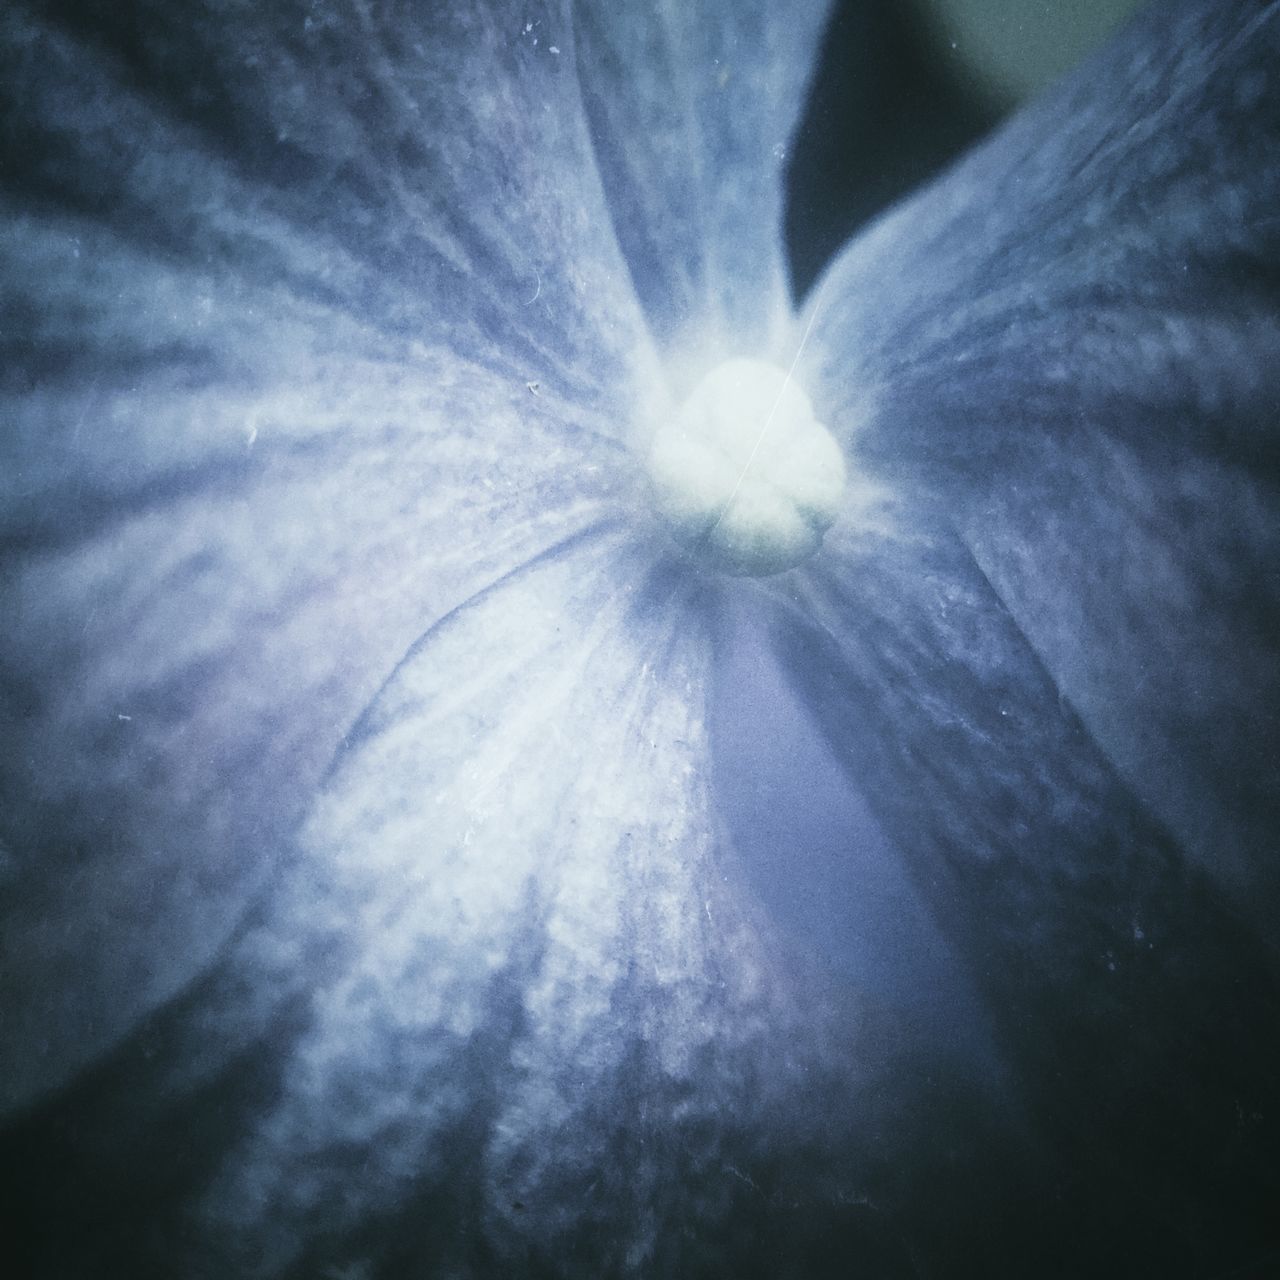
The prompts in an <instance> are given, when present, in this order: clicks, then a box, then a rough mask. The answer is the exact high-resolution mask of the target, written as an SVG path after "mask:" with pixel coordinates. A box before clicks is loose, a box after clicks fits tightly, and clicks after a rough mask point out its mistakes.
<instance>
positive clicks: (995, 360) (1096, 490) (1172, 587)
mask: <svg viewBox="0 0 1280 1280" xmlns="http://www.w3.org/2000/svg"><path fill="white" fill-rule="evenodd" d="M1278 56H1280V9H1277V6H1276V5H1274V4H1241V5H1230V6H1219V5H1211V4H1203V3H1195V2H1193V3H1189V4H1177V5H1170V6H1153V8H1152V9H1151V10H1150V11H1149V13H1148V14H1147V15H1145V16H1143V17H1141V18H1139V19H1138V20H1137V21H1136V23H1135V24H1134V25H1133V26H1132V27H1131V28H1130V29H1129V30H1128V32H1127V33H1126V34H1125V35H1124V36H1123V37H1122V38H1120V39H1119V40H1118V41H1117V42H1116V43H1115V44H1113V45H1112V46H1111V47H1110V48H1109V49H1108V50H1107V51H1106V52H1104V53H1103V54H1102V55H1100V56H1099V57H1098V58H1095V59H1093V60H1092V61H1091V62H1089V63H1088V64H1086V66H1085V67H1084V68H1083V69H1082V70H1081V72H1080V73H1078V74H1077V75H1075V76H1073V77H1072V78H1071V79H1070V80H1069V81H1068V82H1066V83H1065V84H1064V85H1063V86H1062V87H1061V88H1060V89H1059V90H1058V91H1056V92H1055V93H1054V94H1052V95H1050V96H1049V97H1048V98H1047V99H1046V100H1044V101H1043V102H1042V103H1040V104H1039V105H1038V106H1037V107H1036V108H1034V109H1033V110H1032V111H1030V112H1029V113H1028V114H1026V115H1024V116H1022V117H1020V118H1019V119H1018V120H1017V121H1016V122H1014V123H1013V124H1011V125H1009V126H1008V127H1007V128H1005V129H1003V130H1002V131H1001V132H1000V133H999V134H998V135H997V136H996V137H995V138H994V139H992V140H991V141H990V142H989V143H988V144H987V145H985V146H984V147H983V148H982V149H981V150H980V151H978V152H977V153H976V154H975V155H974V156H972V157H971V158H970V159H968V160H966V161H965V162H964V163H962V164H961V165H960V166H959V167H957V168H956V169H955V170H954V171H953V172H952V173H951V174H950V175H949V176H948V177H947V178H946V179H944V181H943V182H942V183H940V184H939V185H938V186H936V187H935V188H934V189H932V190H931V191H930V192H928V193H927V194H926V195H924V196H922V197H920V198H918V199H917V200H914V201H912V202H909V203H908V204H907V205H905V206H904V207H903V208H901V209H900V210H899V211H897V212H896V213H893V214H890V215H889V216H888V217H887V218H886V219H885V220H884V221H883V222H881V223H880V224H879V225H878V227H876V228H875V229H874V230H873V231H871V232H870V233H869V234H868V235H867V236H865V237H864V238H862V239H861V240H860V241H859V242H858V243H857V244H856V245H855V246H853V247H851V248H850V249H849V251H848V252H847V254H846V255H845V256H844V257H843V258H842V259H841V260H840V261H839V263H838V264H837V265H836V266H835V267H834V268H833V270H832V272H831V274H830V275H829V277H828V279H827V282H826V285H825V287H824V288H823V290H822V292H821V294H820V296H819V297H818V298H817V299H816V306H817V312H816V318H815V323H814V329H813V342H812V343H811V345H810V348H809V351H808V359H809V360H810V365H809V372H808V375H807V376H808V377H809V378H810V379H811V390H812V391H813V392H814V394H815V399H816V400H817V401H818V402H819V403H818V408H819V412H820V413H822V412H825V413H826V414H827V415H828V417H827V420H828V421H830V422H832V423H833V424H834V425H838V426H840V427H841V428H842V429H843V431H844V433H845V436H846V439H848V440H850V441H851V444H852V448H853V449H854V450H855V452H856V453H857V454H858V455H859V456H860V458H861V459H862V462H863V464H864V465H865V466H867V467H869V468H871V469H873V470H875V471H876V472H877V473H878V474H880V475H881V476H882V477H888V476H892V477H894V478H895V481H896V483H898V484H899V485H901V486H902V492H903V493H904V494H907V493H911V494H918V495H919V496H918V498H913V499H912V500H913V501H917V502H918V503H919V504H920V505H922V506H923V507H926V508H928V509H930V510H935V511H937V512H939V513H940V514H945V516H946V517H947V518H949V519H950V520H951V521H952V522H953V524H954V526H955V527H956V528H957V529H958V530H959V532H960V534H961V536H962V537H963V539H964V541H965V543H966V545H968V546H969V547H970V548H971V550H972V552H973V555H974V558H975V560H976V562H977V564H978V565H979V566H981V569H982V571H983V572H984V573H985V574H986V575H987V577H988V578H989V579H990V581H991V583H992V585H993V586H994V587H995V589H996V591H997V593H998V594H999V596H1000V598H1001V599H1002V600H1003V601H1004V602H1005V603H1006V605H1007V606H1008V608H1009V609H1010V611H1011V613H1012V614H1013V616H1014V617H1015V618H1016V619H1017V622H1018V624H1019V626H1020V627H1021V628H1022V629H1023V630H1024V632H1025V633H1026V635H1027V636H1028V637H1029V639H1030V640H1031V642H1032V644H1033V646H1034V648H1035V650H1036V651H1037V653H1038V654H1039V655H1040V656H1041V658H1042V660H1043V661H1044V663H1045V666H1046V668H1047V670H1048V672H1049V673H1050V675H1051V676H1052V678H1053V679H1054V681H1055V682H1056V684H1057V685H1058V687H1059V688H1060V690H1061V691H1062V693H1063V695H1064V696H1065V697H1066V698H1067V699H1069V700H1070V702H1071V703H1072V705H1073V706H1074V707H1075V708H1076V709H1077V710H1078V711H1079V713H1080V715H1081V716H1082V718H1083V720H1084V722H1085V724H1086V725H1087V727H1088V730H1089V732H1090V733H1091V734H1092V735H1093V736H1094V738H1095V739H1096V740H1097V741H1098V742H1099V744H1100V745H1101V746H1102V748H1103V750H1104V751H1105V753H1106V754H1107V755H1108V756H1109V757H1110V759H1111V760H1112V761H1113V762H1114V764H1115V765H1116V766H1117V768H1118V769H1119V771H1120V773H1121V775H1122V777H1123V778H1124V779H1125V780H1126V782H1127V783H1128V784H1129V785H1131V786H1132V787H1134V788H1135V789H1136V791H1137V792H1138V794H1139V795H1140V796H1141V797H1142V798H1143V799H1144V800H1145V801H1146V802H1147V803H1149V804H1150V805H1151V806H1152V807H1153V808H1154V809H1155V811H1156V812H1157V813H1158V814H1159V815H1160V817H1161V819H1162V820H1163V821H1164V822H1166V823H1167V824H1168V825H1169V827H1170V828H1171V829H1172V831H1173V832H1174V833H1175V835H1176V837H1177V838H1178V840H1179V841H1180V842H1181V843H1182V844H1183V845H1184V847H1185V848H1186V849H1187V850H1188V851H1190V852H1191V853H1192V855H1193V856H1194V857H1195V859H1196V860H1197V861H1198V862H1199V863H1200V864H1201V865H1202V866H1204V867H1206V868H1209V869H1210V870H1211V872H1212V874H1213V875H1214V877H1215V878H1217V879H1218V880H1219V881H1220V882H1221V883H1222V884H1223V885H1225V886H1226V887H1227V888H1228V889H1229V890H1230V891H1231V892H1232V893H1233V894H1234V895H1235V897H1236V898H1237V900H1238V901H1239V902H1241V903H1247V904H1248V910H1250V911H1251V912H1253V913H1255V914H1256V916H1257V918H1258V919H1259V920H1260V921H1261V920H1269V919H1270V917H1271V915H1272V914H1273V911H1274V907H1275V905H1276V902H1277V900H1278V895H1280V880H1278V879H1277V875H1276V867H1277V865H1280V864H1277V863H1276V860H1275V858H1274V856H1273V855H1274V849H1275V832H1276V831H1277V830H1278V829H1280V822H1278V819H1280V814H1278V813H1277V810H1276V807H1275V806H1276V799H1277V796H1280V775H1277V772H1276V770H1277V767H1278V764H1277V762H1280V749H1278V747H1280V731H1278V729H1277V723H1276V718H1275V716H1276V711H1275V709H1276V707H1277V705H1280V683H1278V680H1280V676H1278V674H1277V673H1278V672H1280V664H1277V662H1276V661H1275V658H1276V646H1275V636H1276V623H1277V618H1278V617H1280V609H1278V601H1280V581H1278V580H1277V577H1276V568H1275V566H1276V563H1277V552H1278V551H1280V545H1278V543H1277V531H1278V530H1280V509H1278V508H1277V505H1276V490H1275V477H1276V466H1275V464H1276V433H1275V426H1276V423H1275V405H1276V403H1277V398H1278V397H1280V383H1278V382H1277V376H1276V370H1277V368H1280V364H1278V357H1280V322H1278V321H1277V306H1276V300H1277V274H1276V272H1277V263H1278V262H1280V223H1278V222H1277V220H1276V217H1275V209H1276V207H1277V201H1278V200H1280V159H1278V157H1280V147H1278V146H1277V134H1276V124H1277V121H1280V105H1278V104H1277V99H1276V82H1275V77H1274V75H1273V74H1272V68H1273V67H1274V64H1275V62H1276V59H1277V57H1278ZM1064 121H1070V122H1071V123H1070V127H1068V128H1064V127H1063V122H1064ZM819 388H820V389H821V393H819ZM824 396H825V397H826V399H827V402H828V403H826V404H824V403H822V401H823V398H824Z"/></svg>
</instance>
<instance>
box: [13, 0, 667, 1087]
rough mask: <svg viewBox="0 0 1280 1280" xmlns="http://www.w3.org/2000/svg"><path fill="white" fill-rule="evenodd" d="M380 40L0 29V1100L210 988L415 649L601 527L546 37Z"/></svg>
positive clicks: (588, 182) (581, 271) (33, 15)
mask: <svg viewBox="0 0 1280 1280" xmlns="http://www.w3.org/2000/svg"><path fill="white" fill-rule="evenodd" d="M391 16H392V15H390V14H385V15H382V17H383V18H385V19H388V20H387V21H379V22H377V23H375V24H374V25H373V26H370V23H371V22H373V17H372V15H371V14H370V12H369V11H368V10H367V8H366V7H364V6H362V5H351V6H336V7H335V6H325V7H322V8H321V9H318V10H316V9H313V7H312V6H288V5H286V6H270V7H269V8H257V9H248V10H243V11H240V12H236V13H228V11H227V10H226V9H225V7H223V6H220V5H213V6H207V7H199V6H198V7H196V8H195V9H192V8H190V7H188V8H186V9H184V10H183V12H182V13H180V14H179V13H177V12H176V11H174V10H172V9H171V8H170V7H166V6H164V5H154V6H144V7H142V8H138V9H131V10H129V11H128V12H125V13H121V12H117V11H116V10H115V9H113V8H111V7H107V6H104V7H101V8H97V7H93V6H87V7H84V8H83V9H82V8H81V7H74V11H72V10H71V9H70V8H68V10H67V11H65V12H64V11H62V10H60V9H57V8H54V9H48V10H47V11H46V9H44V8H38V9H37V10H35V11H33V10H31V9H28V8H25V7H23V6H21V5H15V6H9V7H8V8H7V9H6V11H5V14H4V16H3V18H0V58H2V59H3V62H4V72H3V74H0V82H2V83H3V85H4V89H3V93H4V100H5V103H6V109H5V111H4V113H3V119H4V120H5V122H6V123H5V127H4V131H3V137H2V138H0V145H3V147H4V148H5V153H6V156H7V159H8V161H9V163H8V164H7V165H6V183H5V190H4V195H3V200H4V212H5V215H6V222H5V229H4V232H3V235H2V236H0V280H2V281H3V285H2V286H0V288H3V291H4V303H3V306H4V309H5V312H6V314H8V315H12V316H15V317H17V319H18V322H19V323H17V324H15V325H13V326H8V325H6V329H5V336H4V339H3V341H4V343H5V352H4V354H5V371H4V383H3V387H0V395H2V396H3V406H2V407H0V416H3V419H4V422H5V430H4V433H3V442H2V443H0V542H2V549H3V556H4V560H3V579H2V587H3V604H2V606H0V607H2V608H3V612H4V615H5V617H6V618H7V619H9V620H10V624H9V625H7V626H6V627H5V628H4V634H3V638H2V639H0V664H3V671H4V682H3V684H4V696H3V703H2V704H0V796H3V802H4V803H3V818H2V819H0V867H2V868H3V874H4V876H5V880H6V883H5V885H4V891H5V897H4V902H3V913H4V914H3V930H4V936H5V939H6V953H7V954H6V961H5V966H4V970H5V974H4V984H3V988H2V990H0V1018H3V1021H4V1023H5V1026H6V1035H5V1036H4V1037H2V1038H0V1046H2V1047H0V1079H2V1080H3V1082H4V1084H3V1087H2V1088H0V1109H10V1108H13V1107H17V1106H20V1105H22V1104H23V1103H24V1102H25V1101H27V1100H29V1099H30V1098H31V1097H32V1096H33V1095H36V1094H38V1093H40V1092H41V1091H44V1090H48V1089H51V1088H56V1087H57V1086H58V1085H60V1084H61V1083H62V1082H63V1081H65V1079H66V1078H67V1077H68V1076H69V1075H70V1074H72V1073H73V1072H74V1071H76V1070H77V1069H78V1068H79V1067H80V1066H81V1065H82V1064H84V1063H85V1062H86V1061H88V1060H90V1059H91V1058H93V1057H94V1056H95V1055H97V1054H99V1053H101V1052H102V1051H103V1050H104V1049H105V1048H106V1047H107V1046H109V1045H110V1044H111V1043H113V1042H114V1041H116V1040H117V1039H118V1038H119V1037H120V1036H121V1035H122V1034H123V1033H124V1032H125V1031H127V1029H128V1028H129V1027H131V1026H133V1025H134V1024H135V1023H136V1021H137V1019H138V1018H139V1017H140V1016H141V1015H142V1014H143V1013H144V1012H145V1011H146V1010H147V1009H149V1008H151V1007H153V1006H155V1005H156V1004H158V1003H160V1002H162V1001H163V1000H165V999H166V998H168V997H169V996H170V995H172V994H173V993H174V992H176V991H178V990H179V989H181V988H182V986H183V985H184V984H185V983H187V982H189V981H190V980H191V978H192V976H193V975H194V974H196V973H198V972H199V971H200V970H201V969H202V968H203V967H204V966H205V965H206V964H207V963H208V962H209V960H210V958H211V956H212V955H213V954H214V953H215V952H216V951H217V949H218V947H219V946H220V945H222V943H223V942H224V941H225V939H226V938H227V937H228V936H229V934H230V931H231V930H232V929H233V927H234V925H235V922H236V920H237V919H238V917H239V916H240V914H241V912H242V911H244V909H245V908H246V906H247V904H248V903H249V902H250V901H251V900H252V897H253V894H254V893H255V892H256V891H257V888H258V887H259V886H260V885H261V884H262V883H263V881H264V878H266V877H269V875H270V874H271V872H272V869H273V867H274V866H275V864H276V861H277V859H278V857H279V856H280V851H281V849H282V848H283V847H284V846H285V844H286V842H287V839H288V836H289V833H290V832H291V830H292V828H293V826H294V825H295V824H296V822H297V820H298V819H299V817H300V816H301V814H302V812H303V810H304V807H305V805H306V803H307V800H308V797H309V796H310V794H311V792H312V790H313V788H314V786H315V784H316V783H317V782H318V780H319V778H320V777H321V775H322V773H323V770H324V769H325V767H326V765H327V764H328V762H329V760H330V759H331V757H332V754H333V752H334V750H335V749H336V747H337V745H338V743H339V741H340V740H341V738H342V736H343V735H344V734H345V733H347V732H348V731H349V729H350V727H351V725H352V723H353V721H354V720H355V718H356V717H357V716H358V714H359V712H360V710H361V708H362V707H363V706H364V705H365V704H366V703H367V701H368V699H369V698H370V697H372V696H373V694H374V693H375V692H376V690H377V688H378V687H379V685H380V684H381V682H382V681H383V679H385V677H386V675H387V673H388V672H389V671H390V670H391V669H392V667H393V666H394V664H395V663H396V661H398V660H399V658H400V657H401V655H402V654H403V653H404V651H405V650H406V648H407V647H408V646H409V645H410V644H411V643H413V641H414V640H415V639H416V638H417V637H419V636H420V635H421V634H422V632H423V631H424V630H425V629H426V628H428V627H429V626H430V625H431V624H432V623H433V622H434V621H435V620H436V619H438V618H439V617H440V616H441V615H442V614H444V613H445V612H447V611H448V610H450V609H451V608H453V607H455V606H456V605H457V604H458V603H459V602H460V601H461V600H463V599H466V598H467V597H469V596H470V595H472V594H473V593H474V592H476V591H477V590H479V589H481V588H482V587H484V586H485V585H487V584H488V583H490V582H492V581H493V580H494V579H495V578H497V577H499V576H500V575H502V574H504V573H506V572H508V571H509V570H510V569H511V568H512V567H513V566H514V565H517V564H519V563H521V562H523V561H524V560H526V559H528V558H529V557H530V556H533V555H536V554H538V553H539V552H541V551H542V550H544V549H545V548H546V547H547V546H549V545H551V544H552V543H553V542H555V541H557V540H559V539H561V538H563V537H565V536H566V535H568V534H570V533H571V532H573V531H574V530H576V529H580V528H582V527H584V526H585V525H587V524H589V523H590V522H592V521H593V520H595V519H597V518H598V517H599V515H600V513H601V511H602V510H605V509H607V508H610V507H617V508H620V509H623V510H627V509H630V505H631V504H632V503H633V502H634V501H635V495H634V493H633V491H632V481H631V479H630V472H629V470H628V468H627V466H626V464H625V451H624V449H623V447H622V445H621V444H620V443H619V440H620V438H621V437H622V436H624V435H625V433H626V430H627V428H628V426H629V424H630V423H631V421H632V419H633V416H634V415H635V412H636V405H637V403H640V402H642V401H643V400H644V398H645V395H646V394H647V393H646V392H645V390H644V387H645V386H648V385H650V384H652V383H653V382H654V381H655V379H654V376H653V361H652V353H651V351H650V349H649V346H648V339H647V337H646V334H645V328H644V320H643V317H642V315H641V312H640V310H639V307H638V305H637V303H636V301H635V298H634V296H633V294H632V292H631V287H630V282H629V277H628V272H627V269H626V266H625V264H624V263H623V261H622V259H621V257H620V256H619V254H618V252H617V249H616V246H615V245H614V242H613V239H612V232H611V230H610V229H609V226H608V218H607V214H606V213H605V208H604V202H603V195H602V192H601V190H600V188H599V185H598V183H597V181H596V179H595V169H594V166H593V161H592V150H591V143H590V139H589V137H588V135H587V131H586V126H585V122H584V119H583V115H582V112H581V109H580V105H579V101H578V90H577V85H576V81H575V79H574V76H573V71H572V45H571V44H566V47H565V49H564V50H563V52H562V56H561V58H556V57H553V56H550V55H548V54H547V53H546V51H545V50H543V49H539V50H534V49H533V48H532V47H531V46H530V45H529V43H528V42H527V41H525V40H524V39H523V38H522V34H521V30H520V27H519V26H518V25H517V24H515V23H513V22H511V21H510V20H509V18H508V16H507V14H506V13H505V11H504V10H503V7H502V6H496V7H495V8H494V9H492V10H483V9H478V8H476V7H475V6H467V7H466V9H465V11H459V12H458V13H453V14H448V15H446V14H435V13H430V14H428V13H426V12H423V11H419V10H406V11H405V12H404V13H402V14H399V15H398V17H397V20H396V21H394V22H392V21H390V20H389V19H390V17H391ZM477 84H481V85H485V86H486V87H487V89H486V92H484V93H476V92H475V86H476V85H477Z"/></svg>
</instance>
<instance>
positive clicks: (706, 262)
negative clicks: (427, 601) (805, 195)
mask: <svg viewBox="0 0 1280 1280" xmlns="http://www.w3.org/2000/svg"><path fill="white" fill-rule="evenodd" d="M827 10H828V5H827V3H825V0H804V2H803V3H800V4H790V5H787V6H778V5H774V4H769V3H766V2H764V0H745V2H744V3H739V4H732V5H719V6H689V5H682V4H678V3H662V4H655V5H627V4H622V5H619V4H592V3H586V2H585V0H584V2H580V3H577V4H575V6H574V17H575V20H576V22H577V27H578V31H577V36H578V47H579V55H580V56H579V77H580V79H581V82H582V95H583V103H584V105H585V107H586V110H587V115H588V119H589V122H590V127H591V136H592V141H593V143H594V146H595V151H596V156H597V161H598V164H599V166H600V172H601V178H602V181H603V183H604V187H605V191H606V194H607V197H608V200H609V206H610V212H611V215H612V218H613V225H614V227H615V229H616V231H617V235H618V241H619V243H620V244H621V246H622V249H623V252H624V253H625V254H626V258H627V264H628V266H629V268H630V270H631V275H632V279H633V280H634V281H635V286H636V291H637V293H638V294H639V296H640V298H641V300H642V301H643V303H644V305H645V309H646V311H647V313H648V315H649V318H650V322H651V324H652V327H653V330H654V332H655V334H656V336H657V337H658V339H659V342H660V343H661V344H662V345H663V347H664V350H665V352H666V354H667V356H668V360H669V362H671V363H673V364H674V365H675V366H676V368H677V369H678V368H679V367H680V366H681V365H682V364H684V363H685V362H691V363H694V364H702V365H705V363H706V362H708V361H709V360H713V359H715V358H716V357H718V358H720V359H723V358H724V357H725V356H727V355H756V354H765V353H766V352H768V351H770V350H772V349H773V348H775V347H776V346H777V345H778V343H779V342H780V341H782V340H783V339H784V338H785V337H786V336H787V334H788V331H789V328H790V318H791V315H790V312H791V309H790V303H789V299H788V291H787V279H786V266H785V263H784V261H783V245H782V215H783V207H782V204H783V198H782V197H783V193H782V177H783V172H784V166H785V162H786V157H787V153H788V151H789V149H790V146H791V138H792V133H793V131H794V130H795V128H796V125H797V123H798V122H799V119H800V114H801V111H802V109H803V107H804V103H805V97H806V92H807V88H808V82H809V77H810V74H811V71H812V67H813V63H814V60H815V57H816V53H817V46H818V41H819V39H820V37H821V35H822V32H823V28H824V26H825V21H826V17H827ZM699 372H705V368H699Z"/></svg>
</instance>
